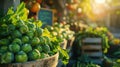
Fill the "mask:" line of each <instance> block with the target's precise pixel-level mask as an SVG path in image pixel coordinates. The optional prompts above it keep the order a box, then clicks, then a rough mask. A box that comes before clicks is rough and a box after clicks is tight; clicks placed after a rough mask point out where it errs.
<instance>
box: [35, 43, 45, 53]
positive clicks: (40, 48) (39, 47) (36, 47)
mask: <svg viewBox="0 0 120 67" xmlns="http://www.w3.org/2000/svg"><path fill="white" fill-rule="evenodd" d="M35 49H37V50H39V52H42V50H43V48H42V46H41V45H38V46H35Z"/></svg>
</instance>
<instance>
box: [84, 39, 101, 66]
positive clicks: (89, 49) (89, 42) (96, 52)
mask: <svg viewBox="0 0 120 67" xmlns="http://www.w3.org/2000/svg"><path fill="white" fill-rule="evenodd" d="M82 44H83V45H82V54H86V55H88V56H89V57H90V58H91V60H92V62H93V63H95V64H100V65H101V64H102V60H103V59H102V57H103V53H102V39H101V38H85V39H83V41H82Z"/></svg>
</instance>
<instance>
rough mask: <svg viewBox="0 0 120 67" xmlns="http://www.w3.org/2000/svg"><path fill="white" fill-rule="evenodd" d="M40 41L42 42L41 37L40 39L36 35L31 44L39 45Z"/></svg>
mask: <svg viewBox="0 0 120 67" xmlns="http://www.w3.org/2000/svg"><path fill="white" fill-rule="evenodd" d="M39 43H40V39H39V38H38V37H34V38H33V39H32V42H31V45H32V46H36V45H38V44H39Z"/></svg>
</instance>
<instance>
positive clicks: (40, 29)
mask: <svg viewBox="0 0 120 67" xmlns="http://www.w3.org/2000/svg"><path fill="white" fill-rule="evenodd" d="M42 33H43V30H42V28H36V31H35V36H38V37H40V36H41V35H42Z"/></svg>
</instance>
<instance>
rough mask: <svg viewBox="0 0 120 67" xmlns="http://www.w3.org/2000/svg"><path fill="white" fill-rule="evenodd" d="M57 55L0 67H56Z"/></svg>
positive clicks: (0, 65) (0, 66)
mask: <svg viewBox="0 0 120 67" xmlns="http://www.w3.org/2000/svg"><path fill="white" fill-rule="evenodd" d="M58 56H59V53H56V54H55V55H53V56H51V57H47V58H44V59H40V60H36V61H29V62H25V63H10V64H0V67H56V66H57V64H58Z"/></svg>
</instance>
